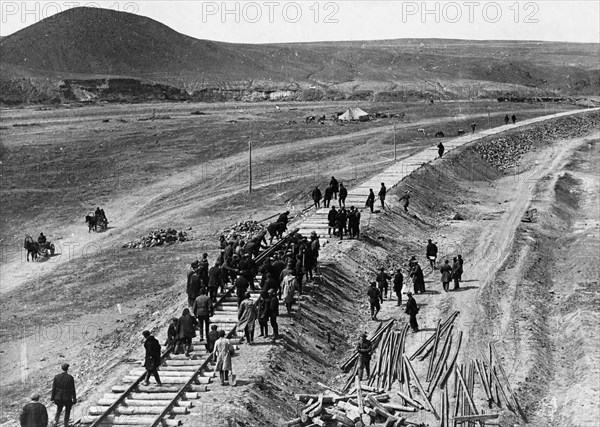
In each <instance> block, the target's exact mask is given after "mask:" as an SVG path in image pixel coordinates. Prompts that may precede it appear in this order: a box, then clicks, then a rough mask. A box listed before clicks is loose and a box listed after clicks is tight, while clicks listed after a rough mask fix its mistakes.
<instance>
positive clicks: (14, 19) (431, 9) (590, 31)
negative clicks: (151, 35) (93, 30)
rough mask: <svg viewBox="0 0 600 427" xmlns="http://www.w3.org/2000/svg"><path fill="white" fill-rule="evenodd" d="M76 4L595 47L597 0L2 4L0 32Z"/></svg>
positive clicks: (172, 23) (319, 29)
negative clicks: (586, 43) (567, 42)
mask: <svg viewBox="0 0 600 427" xmlns="http://www.w3.org/2000/svg"><path fill="white" fill-rule="evenodd" d="M77 6H89V7H102V8H106V9H112V10H117V11H125V12H131V13H135V14H138V15H142V16H146V17H149V18H152V19H155V20H157V21H159V22H161V23H163V24H165V25H167V26H169V27H171V28H173V29H174V30H176V31H178V32H180V33H183V34H186V35H189V36H192V37H195V38H199V39H208V40H216V41H225V42H235V43H276V42H308V41H328V40H331V41H334V40H378V39H396V38H445V39H472V40H486V39H487V40H543V41H570V42H588V43H589V42H592V43H599V42H600V1H598V0H591V1H576V0H575V1H558V0H554V1H516V0H509V1H475V0H473V1H471V0H465V1H315V0H311V1H281V0H278V1H275V0H273V1H271V0H266V1H226V2H224V1H201V0H190V1H94V2H92V1H89V2H88V1H85V0H84V1H77V0H74V1H36V2H34V1H29V2H28V1H5V0H0V8H1V12H2V13H1V25H0V35H1V36H7V35H9V34H12V33H14V32H16V31H18V30H20V29H22V28H25V27H27V26H29V25H32V24H34V23H35V22H37V21H39V20H41V19H44V18H47V17H49V16H51V15H54V14H56V13H58V12H61V11H66V10H68V9H70V8H73V7H77Z"/></svg>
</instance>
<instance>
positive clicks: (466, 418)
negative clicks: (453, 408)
mask: <svg viewBox="0 0 600 427" xmlns="http://www.w3.org/2000/svg"><path fill="white" fill-rule="evenodd" d="M498 417H500V414H479V415H464V416H459V417H455V418H454V421H456V422H459V423H462V422H465V421H484V420H495V419H496V418H498Z"/></svg>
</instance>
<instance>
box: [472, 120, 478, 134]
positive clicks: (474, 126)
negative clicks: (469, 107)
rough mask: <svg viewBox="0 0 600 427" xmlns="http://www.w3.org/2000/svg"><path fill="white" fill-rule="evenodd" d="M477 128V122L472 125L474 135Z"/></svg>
mask: <svg viewBox="0 0 600 427" xmlns="http://www.w3.org/2000/svg"><path fill="white" fill-rule="evenodd" d="M476 127H477V123H475V122H473V123H471V131H472V132H473V133H475V128H476Z"/></svg>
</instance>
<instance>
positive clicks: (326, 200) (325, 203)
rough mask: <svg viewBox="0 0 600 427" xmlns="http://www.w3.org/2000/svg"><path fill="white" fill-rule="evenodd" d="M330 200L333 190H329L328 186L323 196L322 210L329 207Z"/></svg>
mask: <svg viewBox="0 0 600 427" xmlns="http://www.w3.org/2000/svg"><path fill="white" fill-rule="evenodd" d="M332 198H333V188H331V185H330V186H329V187H327V188H326V189H325V195H324V196H323V207H324V208H328V207H329V204H330V202H331V199H332Z"/></svg>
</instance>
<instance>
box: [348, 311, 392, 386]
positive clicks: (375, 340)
mask: <svg viewBox="0 0 600 427" xmlns="http://www.w3.org/2000/svg"><path fill="white" fill-rule="evenodd" d="M394 322H395V321H394V320H393V319H391V320H389V321H387V322H385V323H380V324H379V326H378V327H377V329H376V330H375V332H374V333H373V334H372V335H371V336H370V337H368V340H369V341H371V344H372V348H373V350H372V351H375V349H376V348H377V347H378V346H379V343H380V342H381V339H382V337H383V336H384V335H385V334H386V333H387V332H388V331H389V330H390V329H391V328H392V326H393V325H394ZM357 360H358V351H357V350H355V351H354V353H353V354H352V356H350V357H349V358H348V359H346V361H345V362H344V364H342V370H344V371H346V370H347V369H349V367H351V366H353V369H352V372H351V373H350V375H349V377H348V380H347V381H346V384H345V385H344V387H343V388H342V391H346V390H348V389H350V388H351V387H352V384H354V377H355V376H356V374H357V373H358V363H356V361H357Z"/></svg>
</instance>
